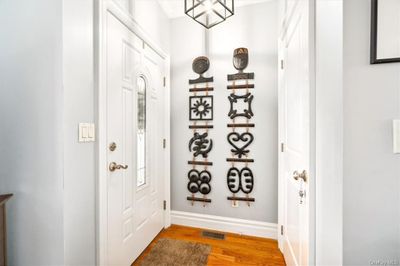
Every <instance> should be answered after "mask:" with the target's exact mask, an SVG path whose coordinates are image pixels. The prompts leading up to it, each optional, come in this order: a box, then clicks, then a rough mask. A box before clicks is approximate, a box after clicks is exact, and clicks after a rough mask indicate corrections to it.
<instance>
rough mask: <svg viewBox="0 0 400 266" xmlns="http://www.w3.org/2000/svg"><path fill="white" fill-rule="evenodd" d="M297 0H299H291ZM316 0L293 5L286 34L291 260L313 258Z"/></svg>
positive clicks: (284, 178) (286, 195)
mask: <svg viewBox="0 0 400 266" xmlns="http://www.w3.org/2000/svg"><path fill="white" fill-rule="evenodd" d="M291 2H296V1H291ZM309 5H310V1H308V0H298V1H297V2H296V3H294V4H293V3H292V4H291V5H287V8H288V9H287V10H286V14H287V16H286V20H285V26H284V29H283V30H282V36H281V56H282V57H283V64H282V70H281V73H280V85H279V86H280V105H281V106H280V112H281V114H280V121H281V125H280V130H281V132H280V138H281V141H282V142H283V151H282V154H281V156H280V185H281V189H280V192H281V193H282V195H280V199H281V200H282V202H283V204H281V205H280V206H281V207H283V210H281V214H282V221H281V222H282V225H283V230H282V234H283V236H282V238H281V239H282V252H283V254H284V257H285V260H286V263H287V265H308V264H309V195H308V191H309V180H308V179H309V176H308V173H309V171H310V132H311V131H310V121H311V120H310V92H311V86H312V83H311V79H310V77H311V71H312V69H311V67H310V66H311V60H312V56H311V55H312V54H311V52H310V51H311V49H312V45H311V43H312V42H311V41H310V40H312V38H313V34H312V32H311V30H310V29H312V27H311V23H313V22H312V19H311V18H310V16H311V15H312V12H310V6H309Z"/></svg>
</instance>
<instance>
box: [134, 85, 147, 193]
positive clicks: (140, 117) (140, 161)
mask: <svg viewBox="0 0 400 266" xmlns="http://www.w3.org/2000/svg"><path fill="white" fill-rule="evenodd" d="M136 82H137V84H136V88H137V186H138V187H140V186H143V185H145V184H146V80H145V79H144V78H143V77H138V78H137V81H136Z"/></svg>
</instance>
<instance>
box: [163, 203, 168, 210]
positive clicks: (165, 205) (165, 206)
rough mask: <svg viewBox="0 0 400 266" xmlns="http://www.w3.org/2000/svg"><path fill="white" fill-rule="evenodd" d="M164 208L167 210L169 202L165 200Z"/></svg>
mask: <svg viewBox="0 0 400 266" xmlns="http://www.w3.org/2000/svg"><path fill="white" fill-rule="evenodd" d="M163 204H164V205H163V206H164V211H165V210H166V209H167V201H166V200H164V202H163Z"/></svg>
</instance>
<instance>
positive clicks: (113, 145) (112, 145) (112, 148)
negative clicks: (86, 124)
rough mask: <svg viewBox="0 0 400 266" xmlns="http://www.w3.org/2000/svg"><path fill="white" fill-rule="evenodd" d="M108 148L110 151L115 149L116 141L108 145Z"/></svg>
mask: <svg viewBox="0 0 400 266" xmlns="http://www.w3.org/2000/svg"><path fill="white" fill-rule="evenodd" d="M108 148H109V149H110V151H115V150H116V149H117V143H115V142H112V143H111V144H110V146H108Z"/></svg>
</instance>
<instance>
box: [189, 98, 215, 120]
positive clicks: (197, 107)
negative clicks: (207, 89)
mask: <svg viewBox="0 0 400 266" xmlns="http://www.w3.org/2000/svg"><path fill="white" fill-rule="evenodd" d="M213 102H214V99H213V96H191V97H190V98H189V105H190V111H189V114H190V117H189V119H190V120H191V121H204V120H213Z"/></svg>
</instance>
